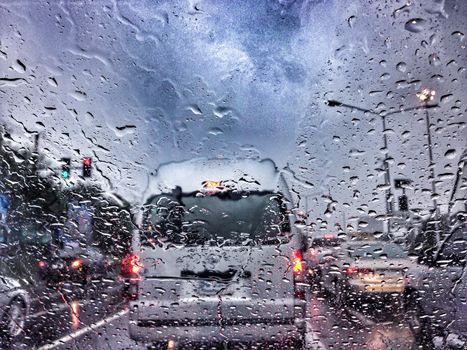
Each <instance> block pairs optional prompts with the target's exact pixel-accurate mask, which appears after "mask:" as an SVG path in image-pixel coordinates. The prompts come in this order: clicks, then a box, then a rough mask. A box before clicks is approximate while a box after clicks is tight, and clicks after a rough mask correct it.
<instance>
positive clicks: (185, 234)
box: [141, 192, 290, 246]
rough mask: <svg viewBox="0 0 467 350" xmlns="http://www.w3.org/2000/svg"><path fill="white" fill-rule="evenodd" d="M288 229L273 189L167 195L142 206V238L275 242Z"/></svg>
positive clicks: (189, 242) (145, 240) (210, 242)
mask: <svg viewBox="0 0 467 350" xmlns="http://www.w3.org/2000/svg"><path fill="white" fill-rule="evenodd" d="M289 232H290V225H289V220H288V217H287V214H286V207H285V204H284V202H283V200H282V198H281V196H280V195H278V194H275V193H249V194H245V193H243V194H240V193H237V192H221V193H217V194H210V195H206V194H203V193H199V192H195V193H190V194H181V195H179V196H174V195H172V194H166V195H159V196H157V197H155V198H153V200H152V201H151V203H150V204H149V205H148V206H146V210H145V220H144V225H143V230H142V234H141V243H142V244H143V245H150V246H151V245H154V246H155V245H160V244H166V243H168V244H174V245H182V246H196V245H215V246H223V245H230V246H231V245H252V244H263V245H264V244H280V243H285V242H287V241H288V234H289Z"/></svg>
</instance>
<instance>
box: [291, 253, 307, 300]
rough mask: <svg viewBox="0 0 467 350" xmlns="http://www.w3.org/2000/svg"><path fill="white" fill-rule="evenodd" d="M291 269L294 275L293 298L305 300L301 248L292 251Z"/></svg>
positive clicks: (303, 264) (303, 265)
mask: <svg viewBox="0 0 467 350" xmlns="http://www.w3.org/2000/svg"><path fill="white" fill-rule="evenodd" d="M292 271H293V277H294V288H295V298H296V299H302V300H305V296H306V293H305V263H304V261H303V254H302V251H301V250H295V251H294V252H293V253H292Z"/></svg>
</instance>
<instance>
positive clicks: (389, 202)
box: [325, 90, 438, 214]
mask: <svg viewBox="0 0 467 350" xmlns="http://www.w3.org/2000/svg"><path fill="white" fill-rule="evenodd" d="M427 91H428V92H425V90H424V91H423V92H422V93H423V96H422V97H419V98H420V99H423V101H425V103H424V104H423V105H421V106H414V107H410V108H405V109H399V110H396V111H392V112H388V113H385V112H384V111H383V112H379V113H378V112H375V111H374V110H372V109H368V108H363V107H358V106H354V105H351V104H348V103H344V102H341V101H337V100H327V101H326V102H325V103H326V105H327V106H328V107H345V108H350V109H355V110H357V111H361V112H365V113H370V114H373V115H377V116H379V117H381V121H382V127H383V145H384V149H385V150H386V153H385V157H384V181H385V185H386V189H385V191H386V214H392V211H393V198H392V192H391V174H390V171H389V163H388V152H387V150H388V140H387V136H386V117H387V116H390V115H393V114H397V113H402V112H409V111H413V110H418V109H425V110H426V115H427V123H428V122H429V121H428V109H429V108H434V107H438V105H437V104H433V105H429V104H428V102H429V101H432V100H433V98H434V95H435V92H434V91H430V90H427ZM417 96H419V95H418V94H417ZM427 125H429V124H427ZM428 136H429V141H428V142H429V149H430V164H431V163H432V155H431V134H430V133H428ZM431 171H432V176H433V179H434V172H433V168H432V167H431ZM432 186H433V188H434V182H433V183H432Z"/></svg>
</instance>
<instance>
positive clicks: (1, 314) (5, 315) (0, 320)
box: [0, 276, 30, 348]
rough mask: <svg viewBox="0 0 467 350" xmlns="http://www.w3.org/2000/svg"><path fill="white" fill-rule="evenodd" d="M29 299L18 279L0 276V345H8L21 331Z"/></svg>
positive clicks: (27, 310)
mask: <svg viewBox="0 0 467 350" xmlns="http://www.w3.org/2000/svg"><path fill="white" fill-rule="evenodd" d="M29 305H30V299H29V296H28V293H27V292H26V291H25V290H24V289H22V288H21V285H20V283H19V282H18V280H16V279H13V278H9V277H5V276H0V347H1V348H3V346H5V347H8V346H9V344H10V343H12V342H13V341H14V340H15V338H17V337H18V336H20V335H21V333H22V332H23V328H24V325H25V323H26V318H27V316H28V313H29Z"/></svg>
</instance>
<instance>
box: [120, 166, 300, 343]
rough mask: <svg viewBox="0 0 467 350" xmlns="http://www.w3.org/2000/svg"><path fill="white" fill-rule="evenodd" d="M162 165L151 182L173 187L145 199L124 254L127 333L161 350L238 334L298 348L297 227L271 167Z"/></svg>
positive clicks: (235, 338) (284, 191) (284, 189)
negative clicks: (130, 293) (129, 294)
mask: <svg viewBox="0 0 467 350" xmlns="http://www.w3.org/2000/svg"><path fill="white" fill-rule="evenodd" d="M168 167H169V169H160V170H159V174H161V176H160V177H159V178H158V179H157V180H158V181H157V182H158V183H159V184H161V183H164V182H165V183H166V184H169V185H168V186H167V187H169V188H170V187H171V185H172V184H173V186H175V187H174V188H173V190H172V191H168V190H167V189H166V188H167V187H166V186H164V187H162V190H161V192H160V193H157V194H156V195H154V196H151V197H150V198H149V199H148V201H147V202H146V204H145V206H144V210H143V212H142V216H141V217H140V228H141V229H140V231H138V232H135V237H134V242H137V243H136V244H135V245H134V246H133V249H134V254H133V255H132V256H130V257H129V258H128V259H127V261H128V269H127V273H131V274H133V276H134V278H133V279H132V281H133V283H134V284H133V287H134V300H133V301H131V302H130V326H129V328H130V336H131V338H133V339H135V340H137V341H141V342H145V343H154V344H155V345H156V346H162V347H164V346H165V347H167V344H168V345H169V346H173V345H175V346H177V345H178V344H185V345H186V344H187V343H189V344H190V345H191V346H193V343H197V342H208V343H209V344H212V343H215V342H224V341H229V342H231V341H233V342H236V341H238V342H249V343H257V342H260V343H262V342H278V343H280V344H282V347H281V348H284V349H285V348H287V346H290V347H289V348H290V349H300V348H301V347H302V346H303V343H304V335H305V326H306V323H305V318H304V317H305V305H306V302H305V288H306V284H305V283H304V269H305V266H304V261H303V255H302V254H303V253H302V250H303V248H304V241H303V232H302V231H301V230H300V229H298V228H297V227H296V226H295V225H293V223H294V221H293V220H294V217H293V214H291V206H290V201H288V200H287V199H286V198H288V197H286V196H287V195H289V193H288V192H287V191H288V190H287V187H286V185H285V182H284V181H283V178H282V177H281V176H280V174H279V173H278V172H277V171H276V168H275V165H274V164H273V163H272V161H263V162H261V163H259V164H257V162H254V161H245V162H232V161H229V162H225V160H213V161H208V160H207V161H205V162H201V163H197V162H190V163H188V164H183V163H181V164H176V165H174V166H170V165H169V166H168ZM258 168H259V169H258ZM237 169H238V170H237ZM240 170H241V171H240ZM255 170H256V173H255V172H254V171H255ZM252 172H253V173H254V174H256V175H258V176H255V175H253V174H252ZM165 174H168V175H169V176H168V178H165V177H164V176H163V175H165ZM245 174H248V178H250V177H253V179H248V178H247V176H246V175H245ZM211 179H215V180H211ZM259 184H261V185H259ZM177 185H180V186H181V187H177ZM300 227H303V228H304V227H305V226H304V225H301V226H300ZM170 344H172V345H170ZM288 344H290V345H288Z"/></svg>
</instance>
